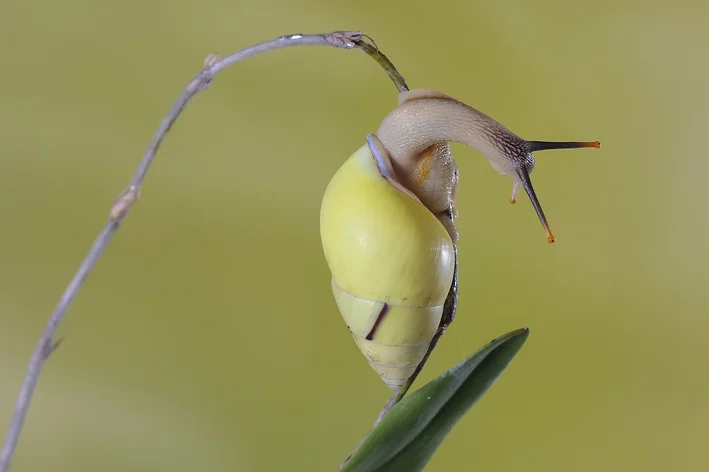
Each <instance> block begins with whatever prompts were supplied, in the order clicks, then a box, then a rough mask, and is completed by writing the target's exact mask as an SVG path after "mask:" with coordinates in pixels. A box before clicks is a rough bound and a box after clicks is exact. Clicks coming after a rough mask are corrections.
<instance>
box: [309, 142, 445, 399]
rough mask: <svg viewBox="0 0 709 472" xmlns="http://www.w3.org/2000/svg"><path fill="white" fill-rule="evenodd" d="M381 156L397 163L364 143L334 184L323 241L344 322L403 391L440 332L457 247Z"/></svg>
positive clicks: (379, 368) (376, 366)
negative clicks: (378, 159)
mask: <svg viewBox="0 0 709 472" xmlns="http://www.w3.org/2000/svg"><path fill="white" fill-rule="evenodd" d="M377 157H379V158H381V159H384V161H383V162H384V164H386V163H388V164H389V165H391V162H390V161H388V160H387V159H388V155H384V156H381V155H380V156H375V155H374V153H373V152H372V150H371V149H370V147H369V146H368V145H364V146H362V148H360V149H359V150H358V151H357V152H355V153H354V154H353V155H352V157H350V159H348V160H347V162H345V164H343V166H342V167H341V168H340V169H339V170H338V172H337V173H336V174H335V176H334V177H333V179H332V180H331V181H330V184H329V185H328V188H327V190H326V191H325V197H324V198H323V204H322V207H321V213H320V222H321V237H322V243H323V249H324V251H325V257H326V259H327V262H328V265H329V266H330V271H331V273H332V288H333V294H334V296H335V300H336V302H337V305H338V308H339V310H340V313H341V315H342V317H343V318H344V320H345V322H346V323H347V326H348V328H349V330H350V332H351V333H352V336H353V337H354V339H355V342H356V343H357V345H358V346H359V348H360V350H361V351H362V353H363V354H364V355H365V357H366V358H367V360H368V361H369V363H370V365H371V366H372V367H373V368H374V370H375V371H376V372H377V373H378V374H379V375H380V377H381V378H382V380H384V382H385V383H386V384H387V385H388V386H389V387H390V388H392V389H398V388H399V387H401V386H402V385H403V384H404V383H405V382H406V381H407V380H408V378H409V377H411V375H412V374H413V373H414V371H415V370H416V367H417V366H418V365H419V363H420V362H421V360H422V359H423V358H424V356H425V354H426V352H427V350H428V346H429V344H430V342H431V339H432V338H433V336H434V334H435V333H436V330H437V329H438V327H439V323H440V320H441V314H442V311H443V305H444V303H445V300H446V297H447V295H448V292H449V290H450V287H451V284H452V280H453V272H454V267H455V248H454V245H453V241H452V239H451V237H450V235H449V234H448V231H447V230H446V228H445V227H444V225H443V224H441V222H440V221H439V220H438V219H437V218H436V216H435V215H434V214H433V213H431V211H429V210H428V208H426V207H425V206H424V205H423V204H422V203H421V202H420V201H419V200H418V198H416V196H414V195H413V194H411V192H409V191H408V190H406V189H405V188H403V187H402V186H401V185H400V184H397V182H396V180H395V179H396V175H395V174H393V173H389V172H388V171H387V169H386V168H383V169H380V166H378V161H377ZM380 164H381V163H380Z"/></svg>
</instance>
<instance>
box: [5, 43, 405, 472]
mask: <svg viewBox="0 0 709 472" xmlns="http://www.w3.org/2000/svg"><path fill="white" fill-rule="evenodd" d="M367 40H369V41H370V42H372V44H370V43H369V42H367ZM373 43H374V41H372V39H371V38H369V37H368V36H366V35H364V34H362V33H361V32H358V31H336V32H333V33H328V34H309V35H304V34H292V35H288V36H282V37H280V38H276V39H273V40H271V41H266V42H263V43H259V44H256V45H253V46H250V47H247V48H246V49H242V50H241V51H238V52H236V53H234V54H232V55H230V56H226V57H224V58H223V59H219V58H218V57H216V56H213V55H210V56H209V57H208V58H207V59H206V60H205V64H204V69H203V70H202V72H200V73H199V74H198V75H197V76H196V77H194V78H193V79H192V80H191V81H190V82H189V84H187V87H185V89H184V90H183V91H182V93H181V94H180V96H179V97H178V98H177V100H176V101H175V103H174V104H173V105H172V108H170V111H169V112H168V113H167V115H166V116H165V118H163V120H162V122H161V123H160V126H159V127H158V130H157V131H156V132H155V135H154V136H153V139H152V141H151V142H150V146H148V149H147V151H145V154H144V155H143V159H142V160H141V161H140V164H139V166H138V169H137V170H136V172H135V175H134V176H133V178H132V179H131V181H130V184H129V185H128V187H127V188H126V190H124V191H123V193H122V194H121V195H120V196H119V197H118V199H117V200H116V201H115V202H114V203H113V205H112V206H111V209H110V212H109V219H108V222H107V223H106V225H105V226H104V227H103V229H102V230H101V232H100V233H99V235H98V237H97V238H96V240H95V241H94V243H93V245H92V246H91V249H90V250H89V252H88V254H87V255H86V257H85V258H84V260H83V262H82V263H81V265H80V266H79V269H78V270H77V272H76V274H75V275H74V277H73V278H72V279H71V282H70V283H69V285H68V286H67V288H66V289H65V290H64V293H63V294H62V296H61V298H60V299H59V302H58V303H57V305H56V307H55V308H54V311H53V312H52V314H51V316H50V318H49V320H48V321H47V324H46V326H45V328H44V331H43V332H42V335H41V337H40V338H39V342H38V343H37V346H36V347H35V349H34V351H33V352H32V356H31V358H30V362H29V365H28V367H27V373H26V375H25V379H24V382H23V384H22V388H21V390H20V394H19V397H18V399H17V404H16V406H15V412H14V414H13V417H12V420H11V423H10V427H9V429H8V433H7V437H6V438H5V443H4V444H3V448H2V451H0V472H7V470H8V469H9V468H10V463H11V462H12V457H13V455H14V453H15V450H16V448H17V442H18V440H19V438H20V433H21V431H22V426H23V424H24V422H25V418H26V416H27V412H28V410H29V407H30V402H31V400H32V395H33V393H34V390H35V388H36V386H37V380H38V378H39V374H40V373H41V371H42V367H43V366H44V364H45V362H46V361H47V359H48V358H49V356H50V355H51V354H52V352H53V351H54V350H55V349H56V347H57V346H58V345H59V342H60V341H61V340H56V339H55V336H56V331H57V328H58V326H59V324H60V323H61V321H62V320H63V319H64V316H65V315H66V312H67V310H68V308H69V305H71V302H72V301H73V300H74V298H75V297H76V294H77V293H78V291H79V289H80V288H81V286H82V284H83V283H84V280H86V277H87V276H88V275H89V272H91V269H93V267H94V266H95V265H96V262H98V260H99V258H100V257H101V254H102V253H103V251H104V250H105V249H106V246H108V243H109V242H110V241H111V239H112V238H113V235H114V234H115V233H116V231H118V228H120V226H121V223H122V222H123V220H124V219H125V217H126V215H127V214H128V212H129V211H130V209H131V207H132V206H133V205H134V204H135V202H137V201H138V198H139V197H140V189H141V186H142V185H143V181H144V180H145V177H146V175H147V173H148V170H150V166H151V164H152V163H153V161H154V160H155V156H156V154H157V152H158V149H159V148H160V144H161V143H162V140H163V139H164V138H165V136H166V135H167V132H168V131H169V130H170V128H171V127H172V125H173V123H175V121H176V120H177V118H178V117H179V116H180V113H181V112H182V110H183V109H184V108H185V106H187V104H188V103H189V102H190V100H192V98H193V97H194V96H195V95H197V93H199V92H200V91H202V90H204V89H206V88H207V87H208V86H209V84H210V83H211V82H212V80H213V79H214V77H215V76H216V74H217V73H218V72H220V71H222V70H223V69H225V68H226V67H229V66H230V65H232V64H234V63H236V62H239V61H241V60H243V59H246V58H248V57H251V56H255V55H256V54H260V53H262V52H266V51H273V50H275V49H281V48H287V47H295V46H330V47H335V48H340V49H359V50H361V51H364V52H365V53H367V54H368V55H369V56H371V57H372V58H374V59H375V60H376V61H377V62H378V63H379V64H380V65H381V66H382V67H383V68H384V70H385V71H386V72H387V74H388V75H389V77H390V78H391V79H392V81H393V82H394V84H395V85H396V87H397V89H398V90H399V91H402V90H408V87H407V86H406V82H405V81H404V78H403V77H402V76H401V74H399V72H398V71H397V70H396V68H395V67H394V65H393V64H392V63H391V62H390V61H389V59H387V58H386V56H384V54H382V53H381V52H380V51H379V49H378V48H377V47H376V45H373Z"/></svg>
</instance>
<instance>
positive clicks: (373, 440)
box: [342, 328, 529, 472]
mask: <svg viewBox="0 0 709 472" xmlns="http://www.w3.org/2000/svg"><path fill="white" fill-rule="evenodd" d="M527 336H529V329H527V328H523V329H518V330H516V331H512V332H510V333H507V334H505V335H504V336H501V337H499V338H497V339H494V340H493V341H491V342H490V343H489V344H487V345H486V346H484V347H482V348H481V349H479V350H478V351H477V352H475V353H474V354H472V355H471V356H470V357H468V358H467V359H465V360H464V361H463V362H461V363H460V364H458V365H457V366H455V367H453V368H452V369H450V370H449V371H447V372H445V373H444V374H443V375H441V376H440V377H438V378H437V379H435V380H433V381H431V382H430V383H428V384H426V385H425V386H424V387H422V388H420V389H419V390H417V391H416V392H414V393H413V394H411V395H408V396H407V397H404V399H403V400H401V401H400V402H399V403H398V404H397V405H396V406H394V408H392V409H391V411H389V413H388V414H387V415H386V416H384V419H382V421H381V422H380V423H379V424H378V425H377V427H376V428H374V430H373V431H372V432H371V433H370V434H369V436H368V437H367V439H366V440H365V441H364V442H363V443H362V445H361V446H360V448H359V449H358V450H357V452H355V454H354V455H353V456H352V458H351V459H350V460H349V461H348V462H347V464H345V466H344V467H343V468H342V472H359V471H368V472H375V471H379V472H384V471H386V472H397V471H401V472H415V471H420V470H423V468H424V467H425V465H426V463H427V462H428V461H429V460H430V459H431V456H433V453H434V452H435V451H436V449H438V446H440V445H441V443H442V442H443V439H444V438H445V437H446V435H447V434H448V433H449V432H450V431H451V429H453V426H455V424H456V423H457V422H458V421H459V420H460V419H461V418H462V417H463V415H465V413H466V412H467V411H468V410H469V409H470V407H472V406H473V404H475V402H476V401H477V400H478V399H479V398H480V397H481V396H482V395H483V394H484V393H485V392H486V391H487V389H488V388H490V387H491V386H492V384H493V383H495V380H497V377H499V375H500V374H501V373H502V371H503V370H505V368H506V367H507V365H508V364H509V363H510V362H511V361H512V359H513V358H514V357H515V355H516V354H517V352H518V351H519V350H520V348H521V347H522V345H523V344H524V342H525V341H526V340H527Z"/></svg>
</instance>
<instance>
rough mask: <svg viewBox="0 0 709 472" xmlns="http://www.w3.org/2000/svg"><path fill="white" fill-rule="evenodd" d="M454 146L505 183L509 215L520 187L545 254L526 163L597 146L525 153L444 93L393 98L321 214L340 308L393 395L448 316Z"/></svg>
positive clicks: (530, 146) (496, 126)
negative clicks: (473, 154) (480, 158)
mask: <svg viewBox="0 0 709 472" xmlns="http://www.w3.org/2000/svg"><path fill="white" fill-rule="evenodd" d="M449 142H460V143H463V144H466V145H469V146H470V147H473V148H475V149H476V150H478V151H479V152H481V153H482V154H483V155H484V156H485V157H487V159H488V160H489V162H490V164H491V165H492V167H493V168H494V169H495V170H496V171H497V172H498V173H500V174H502V175H506V176H508V177H510V178H512V180H513V189H512V202H513V203H514V200H515V198H516V195H517V191H518V189H519V187H523V188H524V189H525V191H526V192H527V194H528V195H529V198H530V200H531V202H532V204H533V206H534V208H535V210H536V212H537V215H538V217H539V219H540V221H541V223H542V225H543V227H544V229H545V231H546V233H547V238H548V240H549V242H553V241H554V236H553V235H552V233H551V230H550V229H549V225H548V223H547V220H546V217H545V216H544V212H543V211H542V208H541V205H540V204H539V201H538V200H537V197H536V194H535V192H534V188H533V187H532V184H531V181H530V178H529V174H530V173H531V172H532V170H533V169H534V156H533V154H532V152H533V151H538V150H544V149H558V148H573V147H599V146H600V145H599V143H598V142H562V143H553V142H543V141H525V140H524V139H522V138H520V137H519V136H517V135H516V134H514V133H512V132H511V131H510V130H508V129H507V128H505V127H504V126H503V125H502V124H500V123H499V122H497V121H495V120H494V119H492V118H490V117H489V116H487V115H485V114H483V113H482V112H480V111H478V110H476V109H474V108H472V107H470V106H468V105H466V104H464V103H462V102H460V101H458V100H456V99H454V98H452V97H449V96H447V95H444V94H442V93H440V92H436V91H433V90H425V89H420V90H413V91H406V92H402V93H401V94H400V95H399V106H398V107H397V108H395V109H394V110H393V111H392V112H391V113H389V114H388V115H387V116H386V117H385V118H384V120H383V121H382V123H381V125H380V127H379V129H378V130H377V133H376V135H372V134H370V135H367V144H365V145H364V146H362V147H361V148H360V149H359V150H357V151H356V152H355V153H354V154H353V155H352V156H351V157H350V158H349V159H348V160H347V161H346V162H345V163H344V164H343V165H342V167H340V169H339V170H338V171H337V173H336V174H335V176H334V177H333V178H332V180H331V181H330V183H329V184H328V187H327V189H326V191H325V195H324V197H323V202H322V207H321V212H320V230H321V239H322V244H323V249H324V252H325V258H326V260H327V263H328V265H329V267H330V271H331V273H332V290H333V294H334V296H335V300H336V303H337V306H338V308H339V310H340V313H341V314H342V316H343V318H344V320H345V322H346V324H347V326H348V328H349V330H350V332H351V333H352V336H353V337H354V339H355V342H356V343H357V345H358V346H359V348H360V350H361V351H362V353H363V354H364V355H365V357H366V358H367V360H368V361H369V363H370V365H371V366H372V367H373V368H374V370H375V371H376V372H377V373H378V374H379V375H380V377H381V378H382V380H384V382H385V383H386V384H387V385H388V386H389V387H390V388H392V389H393V390H398V389H399V388H402V387H405V388H408V386H409V385H410V382H411V381H412V376H414V377H415V375H416V374H417V373H418V371H420V368H421V367H422V365H423V362H425V359H426V358H427V356H428V354H430V350H431V349H432V342H433V344H435V341H436V340H437V339H438V336H440V334H442V333H443V332H444V331H445V330H446V328H447V327H448V325H449V324H450V322H451V321H452V319H453V316H454V314H455V306H456V297H457V277H456V269H457V256H456V254H457V252H456V251H457V249H456V243H457V239H458V232H457V230H456V228H455V224H454V219H455V217H456V215H457V212H456V209H455V198H456V194H457V189H458V168H457V166H456V164H455V161H454V159H453V156H452V155H451V152H450V147H449V145H448V143H449ZM407 382H408V383H407Z"/></svg>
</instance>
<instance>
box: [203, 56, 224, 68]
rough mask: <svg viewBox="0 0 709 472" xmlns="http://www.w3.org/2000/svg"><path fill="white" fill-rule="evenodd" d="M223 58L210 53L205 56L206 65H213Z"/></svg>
mask: <svg viewBox="0 0 709 472" xmlns="http://www.w3.org/2000/svg"><path fill="white" fill-rule="evenodd" d="M221 59H222V58H221V57H220V56H218V55H217V54H209V55H208V56H207V57H205V58H204V67H205V68H206V67H212V66H213V65H214V64H216V63H217V62H219V61H220V60H221Z"/></svg>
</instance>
